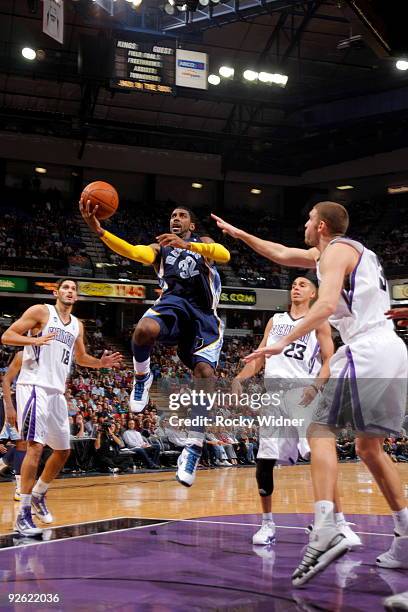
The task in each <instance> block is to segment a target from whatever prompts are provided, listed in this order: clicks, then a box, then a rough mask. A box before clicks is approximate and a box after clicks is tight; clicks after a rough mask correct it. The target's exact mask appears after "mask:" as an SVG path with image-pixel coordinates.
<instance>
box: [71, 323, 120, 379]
mask: <svg viewBox="0 0 408 612" xmlns="http://www.w3.org/2000/svg"><path fill="white" fill-rule="evenodd" d="M75 362H76V363H77V364H78V365H80V366H83V367H84V368H96V369H99V368H107V369H110V368H115V367H117V366H119V365H120V364H121V362H122V355H121V354H120V353H111V354H109V353H108V351H104V352H103V355H102V357H101V358H98V357H93V356H92V355H89V354H88V353H87V352H86V348H85V344H84V325H83V323H82V321H79V334H78V338H77V339H76V342H75Z"/></svg>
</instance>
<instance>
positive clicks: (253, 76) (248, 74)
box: [242, 70, 258, 81]
mask: <svg viewBox="0 0 408 612" xmlns="http://www.w3.org/2000/svg"><path fill="white" fill-rule="evenodd" d="M242 76H243V77H244V79H246V80H247V81H256V80H257V79H258V73H257V72H255V70H245V71H244V74H243V75H242Z"/></svg>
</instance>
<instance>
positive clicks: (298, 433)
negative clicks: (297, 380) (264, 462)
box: [257, 387, 316, 464]
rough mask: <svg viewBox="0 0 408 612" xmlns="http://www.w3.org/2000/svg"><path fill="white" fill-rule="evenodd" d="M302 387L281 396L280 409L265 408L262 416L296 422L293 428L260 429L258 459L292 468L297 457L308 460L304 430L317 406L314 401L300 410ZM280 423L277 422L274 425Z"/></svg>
mask: <svg viewBox="0 0 408 612" xmlns="http://www.w3.org/2000/svg"><path fill="white" fill-rule="evenodd" d="M302 395H303V387H297V388H294V389H290V390H289V391H285V392H283V393H281V402H280V406H276V407H268V408H267V409H266V410H265V411H264V416H270V417H272V416H274V417H275V419H278V418H279V417H282V418H283V419H291V420H292V421H293V420H294V419H296V420H297V422H298V423H297V424H296V425H287V424H282V425H273V424H272V423H271V424H270V425H266V426H261V427H260V431H259V449H258V454H257V458H258V459H276V461H277V462H278V463H281V464H293V463H296V461H297V460H298V456H299V454H300V456H301V457H303V458H304V459H308V458H309V456H310V447H309V444H308V442H307V439H306V432H307V428H308V426H309V424H310V422H311V419H312V415H313V412H314V409H315V406H316V400H314V401H313V402H312V403H311V404H309V406H301V405H300V402H301V399H302ZM277 422H278V423H279V421H277Z"/></svg>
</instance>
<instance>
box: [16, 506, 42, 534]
mask: <svg viewBox="0 0 408 612" xmlns="http://www.w3.org/2000/svg"><path fill="white" fill-rule="evenodd" d="M14 529H15V531H18V533H19V534H20V535H22V536H26V537H35V536H38V535H40V534H41V533H42V529H40V528H39V527H36V526H35V524H34V521H33V517H32V516H31V508H30V506H24V508H21V510H20V512H19V513H18V515H17V518H16V522H15V525H14Z"/></svg>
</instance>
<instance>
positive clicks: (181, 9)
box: [176, 4, 187, 11]
mask: <svg viewBox="0 0 408 612" xmlns="http://www.w3.org/2000/svg"><path fill="white" fill-rule="evenodd" d="M176 8H177V10H178V11H186V10H187V4H182V5H181V6H179V5H178V4H176Z"/></svg>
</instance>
